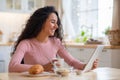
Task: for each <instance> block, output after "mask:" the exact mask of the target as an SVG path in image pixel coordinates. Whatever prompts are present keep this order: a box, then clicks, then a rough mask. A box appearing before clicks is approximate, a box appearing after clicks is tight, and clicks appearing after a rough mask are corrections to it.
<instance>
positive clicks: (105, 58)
mask: <svg viewBox="0 0 120 80" xmlns="http://www.w3.org/2000/svg"><path fill="white" fill-rule="evenodd" d="M67 50H68V52H69V53H70V54H71V55H72V56H73V57H75V58H76V59H78V60H80V61H82V62H84V63H87V62H88V60H89V59H90V56H91V55H92V53H93V52H94V50H95V48H79V47H67ZM98 59H99V63H98V67H112V68H120V62H119V61H120V49H109V48H104V49H103V51H102V53H101V54H99V56H98Z"/></svg>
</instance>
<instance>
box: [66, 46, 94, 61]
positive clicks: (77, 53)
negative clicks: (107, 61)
mask: <svg viewBox="0 0 120 80" xmlns="http://www.w3.org/2000/svg"><path fill="white" fill-rule="evenodd" d="M67 50H68V52H69V53H70V54H71V55H72V56H73V57H75V58H77V59H78V60H79V61H82V62H84V63H86V62H88V60H89V58H90V56H91V55H92V53H93V52H94V49H93V48H87V49H86V48H74V47H68V48H67Z"/></svg>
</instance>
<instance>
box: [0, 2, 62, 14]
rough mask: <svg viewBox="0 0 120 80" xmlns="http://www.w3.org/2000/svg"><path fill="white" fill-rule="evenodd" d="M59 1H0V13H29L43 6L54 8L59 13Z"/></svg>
mask: <svg viewBox="0 0 120 80" xmlns="http://www.w3.org/2000/svg"><path fill="white" fill-rule="evenodd" d="M60 3H61V1H60V0H0V11H5V12H20V13H31V12H33V11H34V10H36V9H37V8H40V7H43V6H50V5H52V6H55V7H56V9H57V10H58V12H59V13H61V12H60V11H61V10H60V7H61V5H60Z"/></svg>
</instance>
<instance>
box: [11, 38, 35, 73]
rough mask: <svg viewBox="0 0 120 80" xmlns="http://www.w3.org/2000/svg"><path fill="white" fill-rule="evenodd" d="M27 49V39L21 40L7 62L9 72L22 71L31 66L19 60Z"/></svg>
mask: <svg viewBox="0 0 120 80" xmlns="http://www.w3.org/2000/svg"><path fill="white" fill-rule="evenodd" d="M28 49H29V43H28V42H27V40H24V41H21V42H20V43H19V45H18V46H17V49H16V51H15V53H14V54H13V56H12V57H11V60H10V63H9V72H24V71H27V70H28V69H29V68H30V67H31V66H33V65H28V64H21V61H22V59H23V57H24V55H25V54H26V53H27V51H28Z"/></svg>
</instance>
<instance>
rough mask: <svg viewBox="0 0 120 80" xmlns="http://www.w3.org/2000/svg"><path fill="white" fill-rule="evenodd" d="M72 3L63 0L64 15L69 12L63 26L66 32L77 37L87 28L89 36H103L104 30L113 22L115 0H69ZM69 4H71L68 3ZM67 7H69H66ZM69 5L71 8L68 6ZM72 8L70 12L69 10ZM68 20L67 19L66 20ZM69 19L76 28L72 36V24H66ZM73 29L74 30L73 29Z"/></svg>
mask: <svg viewBox="0 0 120 80" xmlns="http://www.w3.org/2000/svg"><path fill="white" fill-rule="evenodd" d="M69 1H70V3H68V2H67V4H65V5H64V3H65V2H64V0H63V12H64V14H63V15H64V16H66V15H67V14H69V16H68V15H67V16H68V17H69V18H68V19H65V17H63V18H64V19H63V27H64V29H65V34H67V35H69V36H70V37H76V36H77V35H79V34H80V32H81V31H83V30H85V29H86V30H85V31H86V33H87V34H89V35H88V36H89V37H93V38H97V37H103V36H104V34H103V31H104V30H105V29H106V28H107V27H108V26H110V27H111V24H112V6H113V0H69ZM68 4H69V5H68ZM65 7H67V8H65ZM68 7H69V8H68ZM67 9H70V11H69V12H70V13H68V10H67ZM65 14H66V15H65ZM64 20H66V21H64ZM67 20H68V21H69V20H71V21H70V22H71V24H72V27H73V28H71V29H74V33H73V34H75V35H74V36H71V33H70V32H67V30H70V26H71V25H67V26H66V24H65V22H67ZM72 31H73V30H72Z"/></svg>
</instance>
